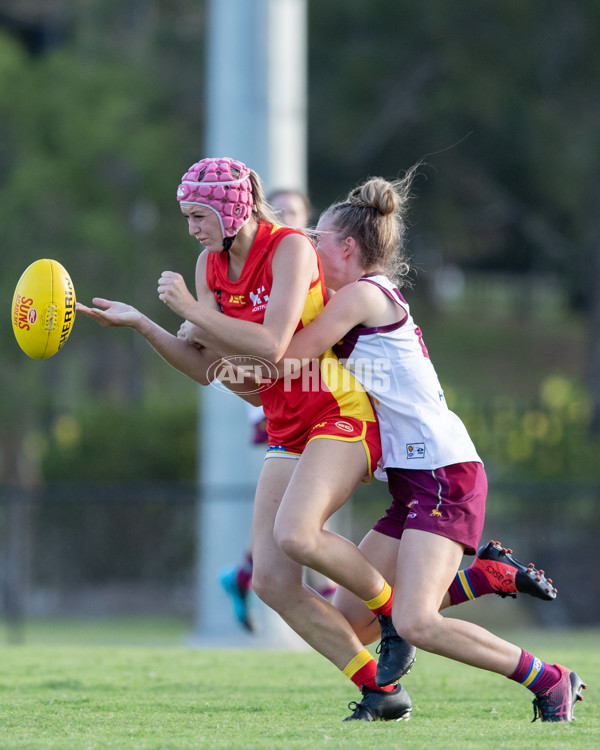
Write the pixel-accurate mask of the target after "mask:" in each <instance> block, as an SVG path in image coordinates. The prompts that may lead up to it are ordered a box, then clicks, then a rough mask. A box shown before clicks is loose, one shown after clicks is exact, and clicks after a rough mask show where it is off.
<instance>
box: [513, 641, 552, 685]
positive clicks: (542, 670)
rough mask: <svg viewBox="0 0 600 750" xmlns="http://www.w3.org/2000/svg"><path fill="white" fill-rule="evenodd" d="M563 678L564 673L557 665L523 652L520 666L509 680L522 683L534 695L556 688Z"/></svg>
mask: <svg viewBox="0 0 600 750" xmlns="http://www.w3.org/2000/svg"><path fill="white" fill-rule="evenodd" d="M561 677H562V672H561V671H560V669H559V668H558V667H557V665H556V664H546V662H545V661H542V660H541V659H538V658H537V657H536V656H533V654H530V653H528V652H527V651H525V650H522V651H521V659H520V660H519V664H518V666H517V668H516V669H515V671H514V672H513V673H512V674H511V675H509V677H508V679H509V680H514V681H515V682H518V683H520V684H521V685H523V686H524V687H526V688H528V689H529V690H531V692H532V693H540V692H542V691H543V690H548V688H551V687H554V685H556V683H557V682H558V681H559V680H560V678H561Z"/></svg>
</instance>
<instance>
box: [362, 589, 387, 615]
mask: <svg viewBox="0 0 600 750" xmlns="http://www.w3.org/2000/svg"><path fill="white" fill-rule="evenodd" d="M393 602H394V589H393V588H392V587H391V586H390V584H389V583H388V582H387V581H385V582H384V584H383V588H382V589H381V591H380V593H379V594H377V596H376V597H375V598H373V599H369V601H365V604H366V605H367V607H368V608H369V609H370V610H371V611H372V612H373V614H374V615H386V616H387V617H391V616H392V604H393Z"/></svg>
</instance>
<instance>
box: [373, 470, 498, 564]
mask: <svg viewBox="0 0 600 750" xmlns="http://www.w3.org/2000/svg"><path fill="white" fill-rule="evenodd" d="M387 476H388V486H389V490H390V494H391V495H392V497H393V498H394V501H393V503H392V504H391V505H390V507H389V508H388V509H387V510H386V512H385V515H384V516H383V517H382V518H380V519H379V521H377V523H376V524H375V526H373V529H374V530H375V531H378V532H379V533H380V534H385V535H386V536H391V537H393V538H394V539H400V537H401V536H402V532H403V531H404V529H418V530H419V531H429V532H431V533H432V534H439V535H440V536H445V537H447V538H448V539H452V540H453V541H455V542H458V543H459V544H463V545H464V547H465V554H467V555H474V554H475V551H476V550H477V545H478V543H479V539H480V537H481V534H482V531H483V522H484V518H485V499H486V496H487V478H486V475H485V470H484V468H483V464H480V463H478V462H477V461H470V462H467V463H462V464H452V465H451V466H444V467H442V468H440V469H387Z"/></svg>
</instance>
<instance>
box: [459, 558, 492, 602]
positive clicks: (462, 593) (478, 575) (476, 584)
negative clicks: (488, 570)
mask: <svg viewBox="0 0 600 750" xmlns="http://www.w3.org/2000/svg"><path fill="white" fill-rule="evenodd" d="M494 591H495V589H494V588H493V586H492V584H491V583H490V582H489V581H488V579H487V577H486V576H485V574H484V573H483V572H482V571H481V570H478V569H477V568H473V567H471V568H466V569H465V570H459V571H458V573H457V574H456V575H455V576H454V580H453V581H452V583H451V584H450V588H449V589H448V594H449V595H450V605H451V606H452V605H454V604H462V602H466V601H469V600H471V599H477V598H478V597H480V596H484V595H485V594H493V593H494Z"/></svg>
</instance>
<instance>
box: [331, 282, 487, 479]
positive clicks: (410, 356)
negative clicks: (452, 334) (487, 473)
mask: <svg viewBox="0 0 600 750" xmlns="http://www.w3.org/2000/svg"><path fill="white" fill-rule="evenodd" d="M359 281H360V282H362V283H370V284H375V285H376V286H377V287H379V288H380V289H381V290H382V292H383V293H384V294H386V295H387V296H388V297H389V298H390V299H392V300H393V301H394V302H396V303H397V304H398V305H399V307H401V308H402V309H403V310H404V312H405V313H406V317H405V318H404V319H403V320H401V321H400V322H399V323H393V324H390V325H387V326H379V327H377V328H361V327H358V326H357V327H356V328H353V329H352V330H351V331H349V332H348V333H347V334H346V335H345V336H344V338H343V339H342V341H340V342H339V343H338V344H336V346H335V347H334V351H335V353H336V354H337V355H338V357H339V358H340V360H342V362H343V364H344V366H345V367H346V368H347V369H349V370H350V371H351V372H352V373H353V374H354V376H355V377H356V379H357V380H358V381H359V382H360V383H361V384H362V385H363V387H364V388H365V390H366V391H367V392H368V393H369V394H370V396H371V398H372V400H373V405H374V407H375V411H376V412H377V417H378V419H379V431H380V433H381V447H382V462H383V467H384V468H392V467H393V468H399V469H438V468H440V467H442V466H449V465H450V464H456V463H462V462H465V461H479V462H481V459H480V458H479V456H478V455H477V451H476V450H475V446H474V445H473V442H472V440H471V438H470V437H469V434H468V432H467V430H466V428H465V426H464V424H463V423H462V422H461V420H460V419H459V418H458V417H457V416H456V414H454V413H453V412H451V411H450V409H448V405H447V404H446V399H445V397H444V392H443V390H442V387H441V385H440V382H439V380H438V377H437V374H436V372H435V369H434V367H433V365H432V363H431V360H430V359H429V354H428V352H427V349H426V347H425V344H424V343H423V338H422V335H421V330H420V329H419V328H418V326H417V325H416V324H415V322H414V320H413V319H412V317H411V314H410V309H409V306H408V304H407V302H406V300H405V299H404V297H403V296H402V295H401V294H400V292H399V291H398V289H397V288H396V287H395V286H394V284H393V283H392V282H391V281H390V280H389V279H388V278H387V277H385V276H379V275H378V276H363V277H362V278H361V279H359ZM377 476H378V478H380V479H383V478H385V475H383V476H382V473H378V474H377Z"/></svg>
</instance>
